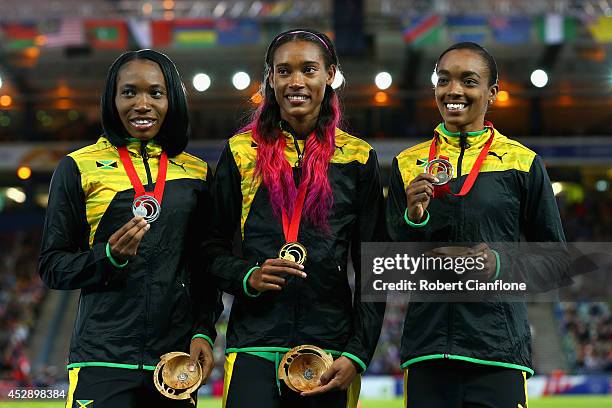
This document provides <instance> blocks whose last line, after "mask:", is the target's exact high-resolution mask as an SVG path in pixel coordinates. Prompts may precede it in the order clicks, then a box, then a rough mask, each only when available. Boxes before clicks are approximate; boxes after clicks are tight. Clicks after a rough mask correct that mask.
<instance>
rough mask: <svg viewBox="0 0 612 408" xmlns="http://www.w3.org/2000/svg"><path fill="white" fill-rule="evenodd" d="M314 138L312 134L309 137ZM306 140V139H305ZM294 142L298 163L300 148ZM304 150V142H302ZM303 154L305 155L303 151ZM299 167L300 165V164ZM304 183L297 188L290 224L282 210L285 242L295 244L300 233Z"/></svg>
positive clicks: (284, 211)
mask: <svg viewBox="0 0 612 408" xmlns="http://www.w3.org/2000/svg"><path fill="white" fill-rule="evenodd" d="M311 136H312V137H314V132H313V133H312V134H311V135H310V136H309V137H311ZM306 140H308V138H307V139H306ZM293 141H294V142H295V149H296V151H297V153H298V162H299V161H300V156H301V155H300V148H299V146H298V144H297V140H295V137H294V139H293ZM304 150H306V142H304ZM304 153H306V152H305V151H304ZM300 166H301V163H300ZM306 187H308V186H307V185H306V183H304V181H303V180H302V181H300V186H299V187H298V191H297V196H296V197H295V206H294V207H293V214H291V222H289V216H288V215H287V211H286V210H285V209H284V208H283V209H282V216H283V234H284V235H285V242H297V237H298V232H299V231H300V221H301V219H302V208H303V207H304V201H305V200H306Z"/></svg>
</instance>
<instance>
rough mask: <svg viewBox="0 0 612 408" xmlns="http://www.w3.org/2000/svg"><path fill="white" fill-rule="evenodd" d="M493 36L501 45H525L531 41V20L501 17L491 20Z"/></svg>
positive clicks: (523, 17)
mask: <svg viewBox="0 0 612 408" xmlns="http://www.w3.org/2000/svg"><path fill="white" fill-rule="evenodd" d="M489 26H490V27H491V34H492V35H493V38H494V39H495V41H497V42H498V43H500V44H525V43H528V42H529V40H530V39H531V18H529V17H528V16H518V15H517V16H500V17H491V18H490V19H489Z"/></svg>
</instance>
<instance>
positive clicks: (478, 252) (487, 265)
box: [470, 242, 497, 280]
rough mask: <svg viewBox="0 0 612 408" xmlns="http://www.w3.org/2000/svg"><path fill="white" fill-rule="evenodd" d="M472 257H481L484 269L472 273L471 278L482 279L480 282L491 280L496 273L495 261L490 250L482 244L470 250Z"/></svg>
mask: <svg viewBox="0 0 612 408" xmlns="http://www.w3.org/2000/svg"><path fill="white" fill-rule="evenodd" d="M470 254H471V255H472V256H481V257H482V258H483V260H484V268H483V269H482V271H478V272H477V271H472V272H471V276H474V275H476V276H474V277H479V278H482V280H491V278H492V277H493V276H494V275H495V272H497V260H496V257H495V254H494V253H493V251H491V248H489V246H488V245H487V244H485V243H484V242H483V243H481V244H478V245H475V246H473V247H471V248H470Z"/></svg>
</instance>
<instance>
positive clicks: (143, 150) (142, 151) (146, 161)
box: [140, 142, 153, 190]
mask: <svg viewBox="0 0 612 408" xmlns="http://www.w3.org/2000/svg"><path fill="white" fill-rule="evenodd" d="M140 154H141V155H142V162H143V164H144V167H145V170H146V172H147V190H150V189H151V184H153V178H152V177H151V169H150V168H149V154H148V153H147V143H146V142H142V143H141V144H140Z"/></svg>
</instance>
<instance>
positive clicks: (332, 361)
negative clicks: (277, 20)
mask: <svg viewBox="0 0 612 408" xmlns="http://www.w3.org/2000/svg"><path fill="white" fill-rule="evenodd" d="M337 70H338V57H337V55H336V50H335V48H334V45H333V43H332V42H331V41H330V40H329V38H328V37H327V36H326V35H324V34H322V33H320V32H317V31H314V30H307V29H297V30H291V31H287V32H284V33H281V34H279V35H277V36H276V37H275V38H274V39H273V40H272V43H271V44H270V46H269V47H268V51H267V53H266V57H265V73H264V81H263V85H262V91H261V92H262V95H263V102H262V104H261V105H260V106H259V108H258V109H257V111H256V112H255V114H254V116H253V119H252V122H251V123H250V124H249V125H248V126H247V127H246V128H245V129H244V130H243V131H241V133H239V134H237V135H235V136H233V137H232V138H230V139H229V141H228V143H227V145H226V146H225V149H224V150H223V152H222V154H221V157H220V159H219V163H218V166H217V169H216V172H215V181H214V184H213V199H214V203H215V214H216V217H215V218H216V219H215V221H217V222H216V223H215V231H214V238H215V239H214V240H213V242H211V246H212V249H213V250H214V251H215V252H216V258H215V259H214V261H213V263H212V267H211V270H212V273H213V275H214V276H215V277H216V279H217V281H218V284H219V285H220V288H221V289H223V290H224V291H226V292H228V293H231V294H232V295H234V303H233V305H232V311H231V315H230V321H229V326H228V331H227V350H226V354H227V359H226V364H225V388H224V400H223V404H224V406H225V407H232V408H237V407H254V406H257V407H346V406H351V407H354V406H355V404H356V403H357V397H358V394H359V384H360V380H359V379H360V376H359V375H358V373H361V372H363V371H364V370H365V369H366V367H367V364H368V363H369V362H370V359H371V358H372V355H373V353H374V349H375V347H376V343H377V340H378V336H379V334H380V329H381V324H382V318H383V314H384V305H379V304H373V303H362V302H361V301H360V283H359V280H360V276H359V271H360V269H359V268H360V255H359V254H360V242H362V241H373V240H376V239H377V238H378V235H377V234H378V233H379V231H380V230H382V228H379V227H380V223H379V221H380V219H381V218H382V217H379V214H381V211H382V188H381V183H380V176H379V172H378V163H377V159H376V154H375V152H374V151H373V150H372V148H371V147H370V146H369V145H368V144H367V143H366V142H364V141H363V140H360V139H358V138H356V137H353V136H351V135H349V134H347V133H346V132H344V131H342V130H340V129H339V128H338V124H339V122H340V115H341V114H340V107H339V101H338V96H337V94H336V92H335V91H334V89H333V88H332V87H331V84H332V82H333V80H334V76H335V74H336V72H337ZM377 228H378V229H377ZM235 235H236V236H237V237H240V244H239V246H240V251H239V252H240V256H237V255H235V254H233V253H232V250H231V248H232V238H233V237H234V236H235ZM349 248H352V260H353V265H354V266H355V270H356V272H355V275H356V284H355V295H354V297H353V296H351V289H350V286H349V281H348V277H347V262H348V258H349Z"/></svg>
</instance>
